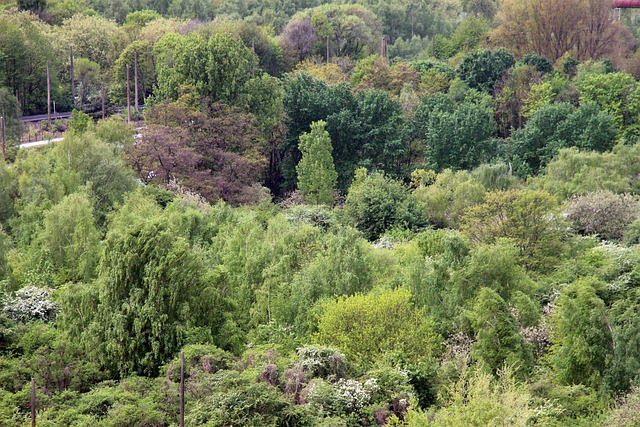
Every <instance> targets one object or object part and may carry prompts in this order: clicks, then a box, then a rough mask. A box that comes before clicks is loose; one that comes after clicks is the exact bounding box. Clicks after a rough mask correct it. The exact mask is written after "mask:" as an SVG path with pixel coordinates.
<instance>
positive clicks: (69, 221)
mask: <svg viewBox="0 0 640 427" xmlns="http://www.w3.org/2000/svg"><path fill="white" fill-rule="evenodd" d="M40 238H41V239H42V246H43V249H44V250H45V253H46V254H47V255H48V259H49V260H50V261H51V263H52V264H53V266H54V268H57V269H59V271H60V276H62V278H63V279H61V281H66V280H74V281H78V280H82V281H85V282H88V281H90V280H91V279H93V277H94V273H95V269H96V267H97V265H98V260H99V259H100V233H99V232H98V230H97V228H96V226H95V219H94V217H93V206H92V205H91V201H90V200H89V198H88V197H87V195H85V194H82V193H73V194H70V195H68V196H66V197H65V198H64V199H62V201H60V203H58V204H57V205H55V206H54V207H53V208H51V210H49V211H48V212H47V213H46V214H45V217H44V229H43V230H42V234H41V236H40ZM64 279H66V280H64Z"/></svg>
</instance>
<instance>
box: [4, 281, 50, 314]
mask: <svg viewBox="0 0 640 427" xmlns="http://www.w3.org/2000/svg"><path fill="white" fill-rule="evenodd" d="M51 292H52V290H51V289H48V288H37V287H35V286H26V287H24V288H22V289H20V290H19V291H16V293H15V296H14V297H13V298H9V299H7V301H6V302H5V305H4V313H5V314H6V316H7V317H8V318H9V319H11V320H14V321H16V322H27V321H29V320H42V321H43V322H53V321H54V320H55V318H56V314H57V313H58V310H59V309H58V305H57V304H56V303H55V302H53V301H51V299H50V296H51Z"/></svg>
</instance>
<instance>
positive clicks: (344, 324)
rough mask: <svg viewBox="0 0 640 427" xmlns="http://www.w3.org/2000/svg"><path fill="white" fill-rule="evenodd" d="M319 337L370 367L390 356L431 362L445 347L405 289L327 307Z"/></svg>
mask: <svg viewBox="0 0 640 427" xmlns="http://www.w3.org/2000/svg"><path fill="white" fill-rule="evenodd" d="M317 337H318V340H319V341H320V342H321V343H324V344H328V345H334V346H336V347H338V348H339V349H340V350H342V351H344V353H345V355H346V356H347V358H348V359H351V360H354V361H357V362H362V363H366V364H371V363H373V362H374V361H375V360H376V359H378V358H379V357H380V355H381V354H384V353H389V352H401V353H404V355H405V356H406V357H407V358H408V359H410V360H414V361H416V360H420V359H422V360H424V359H427V360H428V359H429V358H430V357H433V356H436V355H437V354H438V353H439V351H440V344H441V338H440V337H439V336H438V335H437V334H436V333H435V332H434V331H433V323H432V322H430V321H428V320H426V318H425V316H424V313H423V312H422V311H421V310H419V309H417V308H415V307H414V306H413V304H412V303H411V293H410V292H409V291H407V290H405V289H402V288H400V289H396V290H394V291H383V292H380V293H378V294H376V293H371V294H369V295H361V294H357V295H354V296H351V297H344V298H340V299H338V300H337V301H331V302H328V303H326V304H325V305H324V306H323V314H322V316H321V317H320V319H319V321H318V336H317Z"/></svg>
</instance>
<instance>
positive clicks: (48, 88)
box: [47, 62, 51, 127]
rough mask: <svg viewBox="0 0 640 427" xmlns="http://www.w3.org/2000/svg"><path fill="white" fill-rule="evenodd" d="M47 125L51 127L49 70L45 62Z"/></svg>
mask: <svg viewBox="0 0 640 427" xmlns="http://www.w3.org/2000/svg"><path fill="white" fill-rule="evenodd" d="M47 123H49V127H51V70H50V69H49V63H48V62H47Z"/></svg>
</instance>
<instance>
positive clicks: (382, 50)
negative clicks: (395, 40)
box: [380, 36, 387, 59]
mask: <svg viewBox="0 0 640 427" xmlns="http://www.w3.org/2000/svg"><path fill="white" fill-rule="evenodd" d="M380 56H382V58H384V59H386V57H387V38H386V36H382V43H381V45H380Z"/></svg>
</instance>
